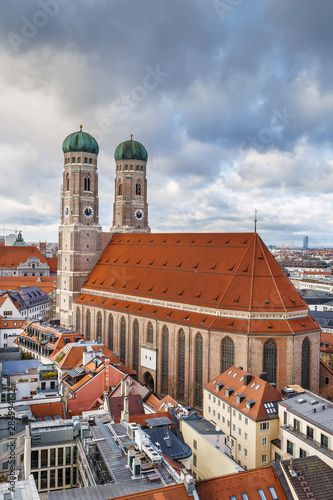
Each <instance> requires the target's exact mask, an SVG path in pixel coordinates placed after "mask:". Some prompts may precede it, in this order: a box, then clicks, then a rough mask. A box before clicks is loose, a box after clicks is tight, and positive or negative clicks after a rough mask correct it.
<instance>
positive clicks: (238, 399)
mask: <svg viewBox="0 0 333 500" xmlns="http://www.w3.org/2000/svg"><path fill="white" fill-rule="evenodd" d="M204 388H205V389H207V390H208V391H209V392H210V393H212V394H213V395H214V396H216V397H219V398H220V399H221V400H223V401H226V402H228V403H229V404H230V405H232V406H233V407H234V408H237V410H238V411H241V412H242V413H244V415H247V416H249V417H250V418H252V419H254V420H267V419H271V418H277V417H278V412H277V402H278V401H280V400H281V394H280V393H279V391H277V390H276V389H275V388H274V387H273V386H272V385H271V384H269V383H268V382H266V381H265V380H262V379H261V378H259V377H254V376H253V375H249V374H248V373H246V372H245V371H244V370H242V369H240V368H236V367H235V366H231V367H230V368H229V369H228V370H226V371H225V372H224V373H222V374H221V375H219V376H218V377H215V379H214V380H211V381H210V382H208V384H206V385H205V386H204ZM227 389H230V390H231V391H229V394H230V395H228V393H227Z"/></svg>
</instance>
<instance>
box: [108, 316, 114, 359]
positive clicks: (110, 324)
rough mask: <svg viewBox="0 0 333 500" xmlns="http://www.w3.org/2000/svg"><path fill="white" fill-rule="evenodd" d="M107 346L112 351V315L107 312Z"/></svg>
mask: <svg viewBox="0 0 333 500" xmlns="http://www.w3.org/2000/svg"><path fill="white" fill-rule="evenodd" d="M108 344H109V345H108V347H109V349H110V351H113V316H112V314H109V331H108Z"/></svg>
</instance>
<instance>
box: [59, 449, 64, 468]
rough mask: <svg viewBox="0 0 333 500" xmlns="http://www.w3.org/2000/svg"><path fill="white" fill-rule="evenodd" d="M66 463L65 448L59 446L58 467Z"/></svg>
mask: <svg viewBox="0 0 333 500" xmlns="http://www.w3.org/2000/svg"><path fill="white" fill-rule="evenodd" d="M60 465H64V450H63V448H58V467H59V466H60Z"/></svg>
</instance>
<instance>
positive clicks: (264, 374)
mask: <svg viewBox="0 0 333 500" xmlns="http://www.w3.org/2000/svg"><path fill="white" fill-rule="evenodd" d="M260 378H261V380H265V381H267V373H266V372H262V373H260Z"/></svg>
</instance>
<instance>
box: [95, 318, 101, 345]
mask: <svg viewBox="0 0 333 500" xmlns="http://www.w3.org/2000/svg"><path fill="white" fill-rule="evenodd" d="M96 332H97V341H100V342H102V314H101V312H100V311H98V313H97V322H96Z"/></svg>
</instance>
